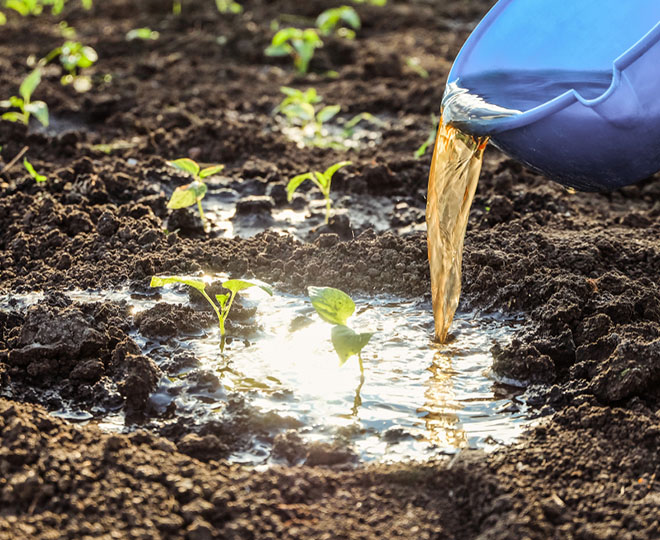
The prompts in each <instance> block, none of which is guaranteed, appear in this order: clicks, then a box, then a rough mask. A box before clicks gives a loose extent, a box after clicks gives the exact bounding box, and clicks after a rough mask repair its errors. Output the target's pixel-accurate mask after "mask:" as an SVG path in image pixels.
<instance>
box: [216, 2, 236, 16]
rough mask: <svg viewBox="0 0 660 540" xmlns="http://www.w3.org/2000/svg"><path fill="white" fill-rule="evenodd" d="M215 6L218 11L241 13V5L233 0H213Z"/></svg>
mask: <svg viewBox="0 0 660 540" xmlns="http://www.w3.org/2000/svg"><path fill="white" fill-rule="evenodd" d="M215 7H217V8H218V11H219V12H220V13H241V12H242V11H243V6H241V5H240V4H239V3H238V2H234V1H233V0H215Z"/></svg>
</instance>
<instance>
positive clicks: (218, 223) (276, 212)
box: [202, 187, 394, 240]
mask: <svg viewBox="0 0 660 540" xmlns="http://www.w3.org/2000/svg"><path fill="white" fill-rule="evenodd" d="M331 197H332V200H333V215H335V216H339V215H347V216H348V217H349V218H350V221H351V226H352V228H353V229H358V230H359V229H363V228H367V227H370V228H372V229H374V230H375V231H376V232H381V231H388V230H391V229H392V226H391V223H390V221H389V219H390V217H391V216H392V215H393V214H394V203H393V202H392V200H391V199H389V198H388V197H378V196H373V197H367V198H364V197H360V198H358V199H353V198H350V197H349V196H345V195H341V194H339V195H336V194H331ZM239 198H240V197H239V194H238V192H236V191H235V190H233V189H228V188H221V189H216V188H213V187H211V188H209V191H208V194H207V196H206V197H205V198H204V201H203V202H202V204H203V206H204V214H205V215H206V217H208V218H209V220H210V221H211V222H212V223H213V224H214V226H215V227H218V229H219V230H220V231H221V235H222V236H223V237H224V238H234V237H236V236H238V237H241V238H249V237H251V236H254V235H256V234H259V233H261V232H263V231H265V230H266V229H270V230H273V231H277V232H281V233H287V234H290V235H292V236H294V237H296V238H298V239H300V240H304V239H305V238H306V237H307V235H308V234H309V233H310V232H311V231H312V229H314V228H316V227H319V226H320V225H322V224H323V223H324V220H325V202H324V201H323V200H322V199H313V200H311V201H310V202H309V205H308V206H307V207H305V208H304V209H300V210H297V209H294V208H275V209H273V210H272V212H271V213H270V214H247V215H236V203H237V202H238V200H239ZM349 205H350V211H349V210H348V207H349Z"/></svg>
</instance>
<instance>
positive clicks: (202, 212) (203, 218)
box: [197, 201, 206, 229]
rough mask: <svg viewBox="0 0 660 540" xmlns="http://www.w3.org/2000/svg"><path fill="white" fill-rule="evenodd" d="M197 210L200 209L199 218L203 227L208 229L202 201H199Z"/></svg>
mask: <svg viewBox="0 0 660 540" xmlns="http://www.w3.org/2000/svg"><path fill="white" fill-rule="evenodd" d="M197 208H199V217H200V218H201V220H202V226H203V227H204V229H206V218H205V217H204V210H202V201H197Z"/></svg>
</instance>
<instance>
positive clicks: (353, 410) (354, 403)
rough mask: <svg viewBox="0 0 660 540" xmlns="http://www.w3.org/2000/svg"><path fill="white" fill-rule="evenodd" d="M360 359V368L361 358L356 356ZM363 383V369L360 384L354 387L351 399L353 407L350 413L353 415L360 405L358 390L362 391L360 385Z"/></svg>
mask: <svg viewBox="0 0 660 540" xmlns="http://www.w3.org/2000/svg"><path fill="white" fill-rule="evenodd" d="M358 358H359V359H360V368H362V359H361V358H360V357H359V356H358ZM363 384H364V371H362V373H361V374H360V384H358V387H357V388H356V389H355V398H354V399H353V408H352V409H351V413H352V414H353V416H357V414H358V410H359V409H360V405H362V396H360V392H361V391H362V385H363Z"/></svg>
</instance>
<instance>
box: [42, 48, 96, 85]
mask: <svg viewBox="0 0 660 540" xmlns="http://www.w3.org/2000/svg"><path fill="white" fill-rule="evenodd" d="M55 58H57V59H59V61H60V64H61V65H62V67H63V68H64V70H65V71H66V72H67V74H66V75H64V76H62V79H61V82H62V84H63V85H68V84H73V87H74V88H75V89H76V90H77V91H78V92H87V91H88V90H89V89H90V88H91V87H92V82H91V79H90V78H89V77H87V76H83V75H80V70H81V69H85V68H88V67H91V66H93V65H94V63H95V62H96V61H97V60H98V59H99V57H98V54H96V51H95V50H94V49H93V48H92V47H89V46H87V45H83V44H82V43H80V42H79V41H65V42H64V44H63V45H62V46H61V47H56V48H55V49H53V50H52V51H50V52H49V53H48V54H47V55H46V56H45V57H44V58H43V59H42V60H41V62H40V64H41V65H45V64H48V63H50V62H52V61H53V60H54V59H55Z"/></svg>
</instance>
